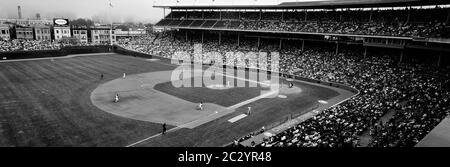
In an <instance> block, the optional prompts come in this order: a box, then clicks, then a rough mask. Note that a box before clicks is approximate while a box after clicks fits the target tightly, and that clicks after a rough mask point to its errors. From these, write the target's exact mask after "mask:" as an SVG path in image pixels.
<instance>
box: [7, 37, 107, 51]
mask: <svg viewBox="0 0 450 167" xmlns="http://www.w3.org/2000/svg"><path fill="white" fill-rule="evenodd" d="M97 45H102V44H99V43H79V42H77V43H70V42H61V41H50V40H25V39H14V40H0V52H13V51H36V50H59V49H61V48H62V47H64V46H97Z"/></svg>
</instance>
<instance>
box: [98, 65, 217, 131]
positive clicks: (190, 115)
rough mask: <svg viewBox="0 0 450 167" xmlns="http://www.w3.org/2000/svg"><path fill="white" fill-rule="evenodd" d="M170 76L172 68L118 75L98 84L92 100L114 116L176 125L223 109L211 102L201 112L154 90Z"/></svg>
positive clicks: (186, 103)
mask: <svg viewBox="0 0 450 167" xmlns="http://www.w3.org/2000/svg"><path fill="white" fill-rule="evenodd" d="M170 75H171V71H160V72H151V73H144V74H137V75H129V76H127V77H126V78H118V79H115V80H112V81H110V82H107V83H104V84H102V85H100V86H99V87H97V88H96V89H95V90H94V91H93V92H92V93H91V101H92V103H93V104H94V105H95V106H97V107H98V108H100V109H102V110H103V111H106V112H109V113H112V114H114V115H118V116H122V117H126V118H131V119H135V120H141V121H148V122H154V123H161V124H162V123H166V124H169V125H173V126H182V125H184V124H187V123H189V122H193V121H195V120H198V119H200V118H202V117H204V116H207V115H211V114H213V113H215V111H217V110H221V109H223V107H221V106H219V105H216V104H210V103H208V104H205V106H207V107H205V109H204V110H202V111H200V110H197V109H196V107H197V106H198V104H195V103H192V102H189V101H186V100H183V99H180V98H178V97H175V96H172V95H169V94H166V93H163V92H159V91H157V90H155V89H153V87H154V86H155V85H156V84H158V83H163V82H167V81H170ZM116 94H119V97H120V100H119V102H118V103H115V102H114V97H115V95H116ZM195 126H196V125H192V126H189V127H188V128H194V127H195Z"/></svg>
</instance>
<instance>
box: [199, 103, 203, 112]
mask: <svg viewBox="0 0 450 167" xmlns="http://www.w3.org/2000/svg"><path fill="white" fill-rule="evenodd" d="M198 109H199V110H203V102H200V104H198Z"/></svg>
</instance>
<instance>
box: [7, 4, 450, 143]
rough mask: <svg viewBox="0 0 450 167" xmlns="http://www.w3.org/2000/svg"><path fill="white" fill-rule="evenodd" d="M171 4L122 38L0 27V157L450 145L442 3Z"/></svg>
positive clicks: (448, 39) (449, 31)
mask: <svg viewBox="0 0 450 167" xmlns="http://www.w3.org/2000/svg"><path fill="white" fill-rule="evenodd" d="M217 1H219V0H217ZM219 2H221V1H219ZM224 2H225V1H224ZM178 3H179V1H177V2H174V3H173V4H168V5H165V4H163V5H155V6H153V7H154V8H159V9H161V10H162V11H163V13H162V14H161V15H163V18H162V19H160V20H158V22H157V23H156V24H154V25H152V26H151V27H147V29H146V30H145V31H143V32H144V33H139V34H131V35H130V33H128V34H119V33H118V31H114V30H115V29H116V27H114V24H110V25H109V26H105V27H91V28H89V27H79V26H77V27H76V26H74V25H70V24H71V21H70V20H69V19H54V20H53V22H51V25H50V26H49V27H50V28H49V29H50V30H52V29H54V30H52V31H54V32H52V33H50V35H49V36H51V38H55V40H49V41H46V40H41V38H39V39H38V38H37V37H38V35H37V33H38V29H39V30H40V29H44V28H42V27H41V28H38V27H32V26H24V25H20V24H19V23H18V22H16V23H12V22H10V21H9V22H2V24H0V27H2V26H3V25H4V26H3V27H5V28H4V29H5V32H10V33H11V34H9V37H8V38H6V37H3V36H1V39H0V58H1V60H0V146H1V147H73V146H75V147H432V146H450V135H449V134H450V133H449V132H450V126H449V125H450V117H449V114H450V102H449V101H450V83H449V81H450V76H449V71H450V63H449V62H450V57H449V54H450V49H449V48H450V47H449V46H450V26H449V23H450V22H449V20H450V3H449V2H447V1H444V0H426V1H425V0H367V1H354V0H325V1H306V2H303V1H300V2H281V1H280V2H279V3H276V4H270V5H269V4H257V5H255V4H232V5H231V4H227V3H223V4H221V3H218V2H214V3H211V4H212V5H210V3H209V2H208V3H207V2H205V4H191V5H179V4H178ZM64 20H65V21H64ZM52 27H53V28H52ZM66 29H67V30H68V31H70V33H69V35H70V36H72V37H73V38H62V39H56V36H57V32H56V31H59V30H61V32H64V31H65V30H66ZM0 30H2V31H3V28H2V29H0ZM6 30H9V31H6ZM28 30H30V32H32V33H35V34H34V35H32V37H31V36H30V37H29V38H30V39H28V37H27V35H29V34H28ZM22 31H23V32H22ZM25 31H26V32H25ZM83 32H86V33H87V35H86V41H85V42H83V39H84V38H83ZM97 32H100V34H99V35H97V34H96V33H97ZM102 32H105V34H106V35H105V34H103V35H102V34H101V33H102ZM2 34H3V32H2ZM5 34H6V33H5ZM113 35H114V36H113ZM78 37H79V38H78ZM91 38H92V39H91ZM97 38H98V41H96V39H97ZM42 39H44V37H42ZM45 39H46V38H45ZM102 40H103V41H102ZM56 41H57V42H56Z"/></svg>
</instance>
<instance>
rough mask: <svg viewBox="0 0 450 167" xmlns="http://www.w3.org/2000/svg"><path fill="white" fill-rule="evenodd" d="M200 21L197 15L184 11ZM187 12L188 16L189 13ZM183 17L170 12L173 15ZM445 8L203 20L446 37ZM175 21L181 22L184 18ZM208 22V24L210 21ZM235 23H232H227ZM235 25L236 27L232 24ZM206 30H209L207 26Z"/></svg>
mask: <svg viewBox="0 0 450 167" xmlns="http://www.w3.org/2000/svg"><path fill="white" fill-rule="evenodd" d="M187 13H188V15H197V16H199V17H196V18H195V19H202V17H201V16H202V14H201V12H187ZM190 13H191V14H190ZM183 14H184V15H186V14H185V12H174V14H171V15H170V17H167V18H168V19H172V16H174V15H183ZM447 15H448V9H447V8H440V7H437V8H432V9H402V10H374V11H367V10H353V11H310V12H300V11H296V12H283V13H282V12H261V13H260V12H221V13H219V12H217V11H216V12H214V11H209V12H205V13H204V19H215V20H219V19H220V20H222V21H219V22H223V21H226V22H225V24H219V25H220V26H215V27H213V28H228V29H243V30H260V31H287V32H307V33H331V34H353V35H376V36H400V37H425V38H429V37H432V38H450V26H449V25H448V19H447V18H446V16H447ZM175 19H184V16H183V17H182V16H180V17H176V18H175ZM210 22H211V21H210ZM231 23H235V24H231ZM236 24H237V25H236ZM207 28H210V27H207Z"/></svg>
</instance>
